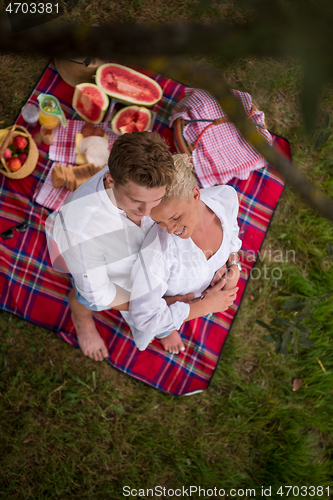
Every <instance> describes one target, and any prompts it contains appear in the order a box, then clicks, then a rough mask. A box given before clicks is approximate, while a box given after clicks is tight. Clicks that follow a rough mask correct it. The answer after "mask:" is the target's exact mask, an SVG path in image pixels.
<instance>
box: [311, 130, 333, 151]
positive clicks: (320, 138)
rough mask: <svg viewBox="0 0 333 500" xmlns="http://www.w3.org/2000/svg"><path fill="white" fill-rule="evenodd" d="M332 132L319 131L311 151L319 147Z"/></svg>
mask: <svg viewBox="0 0 333 500" xmlns="http://www.w3.org/2000/svg"><path fill="white" fill-rule="evenodd" d="M331 133H332V132H320V134H319V135H318V137H317V140H316V144H315V147H314V148H313V151H316V149H318V148H320V146H322V145H323V144H325V142H327V141H328V139H329V137H330V135H331Z"/></svg>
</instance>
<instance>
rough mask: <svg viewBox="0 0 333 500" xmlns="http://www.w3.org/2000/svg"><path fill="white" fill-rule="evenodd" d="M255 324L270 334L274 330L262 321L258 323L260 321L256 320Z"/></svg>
mask: <svg viewBox="0 0 333 500" xmlns="http://www.w3.org/2000/svg"><path fill="white" fill-rule="evenodd" d="M256 323H258V325H260V326H262V327H263V328H266V330H268V331H269V332H271V333H273V332H274V331H275V330H274V328H272V327H271V326H269V325H267V323H265V322H264V321H260V319H256Z"/></svg>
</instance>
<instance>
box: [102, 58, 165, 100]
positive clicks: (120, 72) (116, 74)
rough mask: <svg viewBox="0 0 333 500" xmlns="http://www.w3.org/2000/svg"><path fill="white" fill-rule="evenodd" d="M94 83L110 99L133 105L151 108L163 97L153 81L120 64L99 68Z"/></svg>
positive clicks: (157, 85)
mask: <svg viewBox="0 0 333 500" xmlns="http://www.w3.org/2000/svg"><path fill="white" fill-rule="evenodd" d="M96 83H97V85H98V86H99V87H100V88H101V89H103V90H104V92H106V94H108V95H110V96H111V97H114V98H116V99H121V100H123V101H126V102H131V103H133V104H144V105H145V106H153V105H154V104H156V103H157V102H158V101H159V100H160V99H161V97H162V95H163V91H162V88H161V87H160V85H159V84H158V83H157V82H155V80H153V79H152V78H149V77H148V76H146V75H143V74H142V73H139V72H138V71H135V70H134V69H131V68H127V67H126V66H122V65H121V64H113V63H107V64H103V65H102V66H100V67H99V68H98V70H97V72H96Z"/></svg>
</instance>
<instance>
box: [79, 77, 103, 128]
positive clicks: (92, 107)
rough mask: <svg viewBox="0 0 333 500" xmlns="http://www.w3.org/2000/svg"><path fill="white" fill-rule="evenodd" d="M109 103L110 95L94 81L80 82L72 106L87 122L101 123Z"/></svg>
mask: <svg viewBox="0 0 333 500" xmlns="http://www.w3.org/2000/svg"><path fill="white" fill-rule="evenodd" d="M108 105H109V98H108V96H107V95H106V94H105V92H104V91H103V90H102V89H101V88H99V87H98V86H97V85H95V84H94V83H80V84H79V85H77V86H76V87H75V91H74V95H73V101H72V106H73V108H74V109H75V111H76V112H77V113H78V114H79V115H80V116H81V117H82V118H83V119H84V120H85V121H86V122H90V123H100V122H101V121H102V120H103V118H104V115H105V112H106V110H107V108H108Z"/></svg>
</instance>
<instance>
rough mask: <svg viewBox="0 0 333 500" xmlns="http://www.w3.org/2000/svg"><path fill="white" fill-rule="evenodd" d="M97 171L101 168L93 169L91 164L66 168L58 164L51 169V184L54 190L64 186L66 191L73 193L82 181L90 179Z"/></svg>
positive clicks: (93, 166)
mask: <svg viewBox="0 0 333 500" xmlns="http://www.w3.org/2000/svg"><path fill="white" fill-rule="evenodd" d="M99 170H101V167H95V165H94V164H93V163H87V164H86V165H81V166H73V165H68V166H67V167H66V166H65V165H62V164H61V163H58V164H56V165H55V166H54V167H53V169H52V184H53V186H54V187H55V188H59V187H62V186H64V185H65V184H66V189H68V190H69V191H75V189H77V188H78V187H79V186H81V184H83V182H84V181H87V180H88V179H90V178H91V177H92V176H93V175H95V174H96V173H97V172H99Z"/></svg>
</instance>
